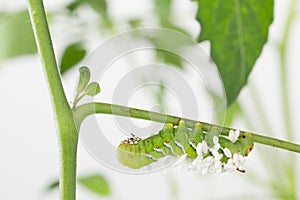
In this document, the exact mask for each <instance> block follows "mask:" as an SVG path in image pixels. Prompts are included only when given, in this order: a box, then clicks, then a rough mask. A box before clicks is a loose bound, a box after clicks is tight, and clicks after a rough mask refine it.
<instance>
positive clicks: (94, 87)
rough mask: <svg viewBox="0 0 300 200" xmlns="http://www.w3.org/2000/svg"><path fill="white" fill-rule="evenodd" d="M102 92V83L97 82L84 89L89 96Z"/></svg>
mask: <svg viewBox="0 0 300 200" xmlns="http://www.w3.org/2000/svg"><path fill="white" fill-rule="evenodd" d="M99 92H100V85H99V83H97V82H91V83H90V84H89V85H88V86H87V88H86V89H85V90H84V94H85V95H88V96H92V97H93V96H95V95H97V94H99Z"/></svg>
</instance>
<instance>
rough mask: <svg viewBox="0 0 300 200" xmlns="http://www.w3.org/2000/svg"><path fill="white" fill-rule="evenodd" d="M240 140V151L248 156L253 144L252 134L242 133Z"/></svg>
mask: <svg viewBox="0 0 300 200" xmlns="http://www.w3.org/2000/svg"><path fill="white" fill-rule="evenodd" d="M240 142H241V144H242V148H241V152H240V153H241V154H242V155H244V156H248V154H249V153H250V152H251V151H252V149H253V146H254V140H253V135H252V134H251V133H249V132H246V133H243V134H242V135H241V136H240Z"/></svg>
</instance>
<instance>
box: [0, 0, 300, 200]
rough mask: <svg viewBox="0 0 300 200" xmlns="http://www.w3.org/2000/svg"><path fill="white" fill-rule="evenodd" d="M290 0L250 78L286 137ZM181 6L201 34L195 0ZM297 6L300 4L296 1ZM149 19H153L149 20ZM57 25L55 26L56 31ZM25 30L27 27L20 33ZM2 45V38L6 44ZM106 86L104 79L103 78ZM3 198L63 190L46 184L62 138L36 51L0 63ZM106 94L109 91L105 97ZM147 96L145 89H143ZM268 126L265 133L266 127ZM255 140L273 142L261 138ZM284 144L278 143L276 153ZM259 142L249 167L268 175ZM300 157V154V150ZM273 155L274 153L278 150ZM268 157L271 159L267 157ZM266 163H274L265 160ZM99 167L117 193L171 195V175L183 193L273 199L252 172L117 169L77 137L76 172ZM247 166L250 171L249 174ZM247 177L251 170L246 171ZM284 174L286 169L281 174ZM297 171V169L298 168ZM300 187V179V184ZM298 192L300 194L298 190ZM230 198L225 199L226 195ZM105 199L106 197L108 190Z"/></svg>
mask: <svg viewBox="0 0 300 200" xmlns="http://www.w3.org/2000/svg"><path fill="white" fill-rule="evenodd" d="M56 2H58V1H45V5H46V7H47V8H49V9H52V10H55V7H56ZM289 2H290V1H276V4H275V20H274V22H273V24H272V26H271V28H270V34H269V35H270V38H269V42H268V44H267V45H266V46H265V47H264V49H263V53H262V55H261V57H260V58H259V60H258V61H257V63H256V66H255V68H254V70H253V71H252V73H251V76H250V78H249V83H250V85H252V86H254V85H255V87H256V89H257V91H258V94H259V97H260V98H261V99H262V100H263V106H264V108H265V109H266V113H267V117H268V120H269V121H270V122H271V125H272V126H273V127H275V130H276V131H275V132H274V135H276V136H277V137H281V138H282V137H283V133H284V128H283V125H282V119H283V117H282V108H281V105H282V104H281V98H280V85H279V84H280V83H279V81H278V80H279V79H278V78H279V65H278V61H279V59H278V53H277V51H276V49H275V48H276V44H277V42H278V40H279V39H280V37H281V35H282V31H283V29H282V27H283V22H284V19H285V16H286V14H287V13H286V10H287V5H288V3H289ZM18 3H19V4H18V5H17V6H16V4H17V3H16V1H14V2H12V1H1V4H0V7H1V8H3V9H9V10H10V9H18V8H21V7H22V5H25V4H24V2H23V1H19V2H18ZM111 5H112V6H111V7H110V9H111V10H112V13H113V16H114V17H115V18H116V19H117V20H118V19H119V20H120V21H121V19H122V17H125V16H127V15H137V16H139V15H142V14H143V12H144V11H149V10H151V9H152V8H151V7H150V6H149V5H151V2H150V1H147V0H143V1H141V0H135V1H121V0H115V1H113V3H112V4H111ZM175 6H176V9H178V13H180V14H178V16H177V17H180V18H178V20H177V21H178V23H179V24H181V25H184V26H185V27H187V28H188V29H189V30H191V32H192V34H193V35H194V36H196V35H197V33H198V31H199V27H198V25H197V23H196V22H195V21H194V19H193V16H194V15H195V10H196V6H195V4H194V3H192V2H190V1H188V0H183V1H177V3H176V4H175ZM298 10H299V6H298ZM149 21H150V22H149V24H151V20H149ZM59 30H60V29H59V28H57V29H55V28H54V30H53V31H54V32H53V35H54V43H55V46H56V48H57V49H56V50H57V51H58V52H61V51H62V49H60V48H61V46H62V44H60V42H62V36H61V34H62V33H61V32H59ZM55 31H56V32H55ZM299 35H300V18H299V16H297V17H296V20H295V23H294V25H293V29H292V32H291V35H290V37H291V38H290V41H291V43H290V44H289V48H288V70H289V71H288V75H289V89H290V90H289V98H290V107H291V108H292V110H291V113H292V114H293V118H292V119H293V126H294V127H293V130H294V132H295V133H296V134H298V136H297V138H295V142H298V143H300V140H299V135H300V133H299V129H298V127H297V124H298V123H299V119H300V104H299V102H300V90H299V85H300V79H299V74H300V67H299V55H298V54H299V52H300V49H299V48H300V41H299ZM20 37H21V34H20ZM0 45H1V44H0ZM76 78H77V77H76V72H75V71H74V72H71V73H68V74H67V75H66V76H65V77H64V78H63V81H64V84H65V88H66V90H67V91H68V92H67V93H68V95H69V96H70V97H72V95H73V93H72V92H73V89H74V82H75V80H76ZM102 87H103V88H105V85H102ZM0 91H1V96H0V97H1V98H0V134H1V139H0V199H1V200H2V199H3V200H7V199H22V200H23V199H24V200H34V199H57V198H58V196H57V193H55V192H51V193H45V192H44V188H45V187H46V185H47V184H49V183H50V182H51V181H52V180H55V178H56V177H57V176H58V145H57V138H56V133H55V127H54V121H53V116H52V110H51V104H50V101H49V96H48V90H47V87H46V84H45V81H44V77H43V73H42V71H41V66H40V61H39V59H38V56H25V57H22V58H18V59H14V60H10V61H6V62H2V63H0ZM248 96H249V90H248V87H247V88H245V89H244V90H243V91H242V92H241V95H240V97H239V99H240V100H241V101H242V103H243V105H245V106H246V107H247V112H250V116H251V120H252V121H253V122H254V123H256V124H257V126H256V127H255V129H254V130H251V131H257V132H262V133H263V128H262V126H261V124H260V123H259V122H257V121H256V118H257V114H256V113H257V112H256V111H255V110H253V109H252V106H253V105H251V103H249V102H248ZM102 98H104V99H105V97H102ZM145 98H147V97H145ZM235 127H237V128H241V129H246V125H245V124H243V123H242V120H239V119H237V120H236V121H235ZM266 134H267V133H266ZM255 148H256V149H257V148H261V149H263V148H269V147H264V146H259V145H257V146H256V147H255ZM277 152H278V150H276V149H274V150H273V155H276V154H277ZM258 153H259V151H257V150H255V151H254V153H252V154H251V155H250V157H249V159H248V161H247V168H248V171H250V172H251V173H258V174H261V176H262V177H264V176H267V174H266V169H265V168H263V166H262V165H261V163H260V161H259V158H258ZM296 158H297V160H298V161H299V158H300V157H299V155H296ZM268 159H276V157H275V156H272V157H269V158H268ZM264 162H269V161H268V160H264ZM267 170H268V168H267ZM91 172H99V173H101V174H104V176H105V177H106V178H107V179H108V180H109V183H110V185H111V188H112V196H111V197H108V199H118V200H121V199H123V200H127V199H131V200H134V199H140V198H141V197H142V198H143V199H147V200H148V199H149V200H150V199H172V197H171V195H170V181H171V180H173V181H175V184H176V185H177V188H178V191H177V192H178V194H179V199H192V200H194V199H195V200H196V199H219V198H220V197H224V198H225V197H226V198H227V199H229V197H232V199H240V198H241V197H243V199H245V198H246V197H247V196H250V198H251V197H256V198H259V199H261V198H264V199H273V198H272V197H271V196H270V191H268V190H267V189H266V188H265V187H262V186H261V185H259V184H257V183H253V182H252V183H251V182H250V181H249V176H250V175H240V174H232V175H221V176H201V175H196V174H193V173H182V172H180V173H177V172H159V173H156V174H150V175H143V176H132V175H126V174H121V173H117V172H114V171H112V170H110V169H108V168H105V167H103V166H101V165H100V164H99V163H97V162H96V161H95V160H94V159H93V158H92V157H91V156H90V155H89V154H88V153H87V152H86V151H85V149H84V148H83V147H82V146H81V145H79V151H78V174H79V175H84V174H89V173H91ZM251 173H249V174H251ZM246 177H248V178H246ZM282 179H285V177H282ZM298 179H299V175H298ZM298 191H300V190H299V186H298ZM298 196H299V195H298ZM226 198H225V199H226ZM78 199H99V197H97V196H94V195H91V194H90V193H89V192H87V191H86V190H84V189H82V188H79V190H78ZM104 199H105V198H104Z"/></svg>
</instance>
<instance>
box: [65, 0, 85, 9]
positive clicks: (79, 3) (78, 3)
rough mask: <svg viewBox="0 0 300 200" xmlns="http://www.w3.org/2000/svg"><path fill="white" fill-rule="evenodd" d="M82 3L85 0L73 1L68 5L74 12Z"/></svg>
mask: <svg viewBox="0 0 300 200" xmlns="http://www.w3.org/2000/svg"><path fill="white" fill-rule="evenodd" d="M82 3H83V0H77V1H73V2H71V3H70V4H68V5H67V10H69V11H70V12H74V11H75V10H76V9H77V8H78V7H79V6H80V5H81V4H82Z"/></svg>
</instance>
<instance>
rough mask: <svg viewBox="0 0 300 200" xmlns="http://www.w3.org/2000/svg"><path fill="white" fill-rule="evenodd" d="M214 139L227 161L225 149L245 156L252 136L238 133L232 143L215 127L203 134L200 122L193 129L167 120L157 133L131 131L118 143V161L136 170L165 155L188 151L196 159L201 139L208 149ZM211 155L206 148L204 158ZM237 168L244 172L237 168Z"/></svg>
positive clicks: (225, 161) (211, 146) (213, 142)
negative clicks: (139, 134) (145, 134)
mask: <svg viewBox="0 0 300 200" xmlns="http://www.w3.org/2000/svg"><path fill="white" fill-rule="evenodd" d="M216 140H218V141H217V142H218V145H219V146H220V147H221V148H218V149H217V152H218V154H221V155H224V156H222V158H221V159H220V161H222V163H227V162H228V160H229V156H225V154H226V152H225V149H227V150H229V151H230V153H229V154H231V155H234V154H239V155H241V156H248V154H249V152H250V151H251V150H252V148H253V144H254V142H253V136H252V134H251V133H248V132H246V133H243V134H241V135H240V136H238V138H237V140H236V141H235V142H232V141H231V140H229V139H228V138H227V137H225V136H222V135H220V130H219V129H218V128H217V127H213V128H211V130H209V131H208V132H206V133H205V132H204V131H203V130H202V126H201V124H200V123H196V124H195V126H194V128H193V129H190V128H187V127H186V125H185V122H184V121H183V120H181V121H180V122H179V125H178V126H176V127H174V125H173V124H170V123H168V124H166V125H165V126H164V128H163V129H162V130H160V131H159V132H158V134H156V135H152V136H150V137H148V138H146V139H143V140H142V139H140V138H139V137H137V136H135V135H133V134H132V137H131V138H128V139H127V140H124V141H122V142H121V144H120V145H119V147H118V151H117V157H118V160H119V162H120V163H121V164H123V165H125V166H127V167H129V168H133V169H138V168H141V167H144V166H146V165H149V164H151V163H153V162H156V161H157V160H158V159H159V158H162V157H164V156H180V155H183V154H187V157H189V158H190V159H196V158H197V157H198V153H197V146H198V144H200V143H201V144H202V143H203V142H204V143H205V144H207V147H208V148H213V147H214V145H215V144H216ZM212 154H213V153H212V151H207V152H205V153H204V154H203V157H204V158H206V157H209V156H212ZM226 155H228V152H227V154H226ZM236 169H237V170H239V171H241V172H244V170H243V169H239V168H238V167H236Z"/></svg>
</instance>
